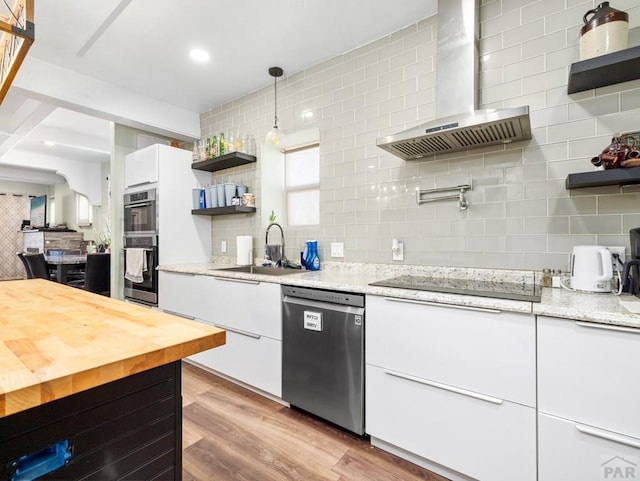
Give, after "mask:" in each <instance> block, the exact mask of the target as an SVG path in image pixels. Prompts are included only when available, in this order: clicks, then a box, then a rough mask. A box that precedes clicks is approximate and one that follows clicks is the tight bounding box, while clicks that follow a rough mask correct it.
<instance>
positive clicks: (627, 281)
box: [623, 227, 640, 297]
mask: <svg viewBox="0 0 640 481" xmlns="http://www.w3.org/2000/svg"><path fill="white" fill-rule="evenodd" d="M629 240H630V242H631V256H630V258H629V260H628V261H627V262H625V263H624V274H623V280H624V286H623V291H624V292H628V293H629V294H633V295H634V296H638V297H640V227H636V228H635V229H631V230H630V231H629Z"/></svg>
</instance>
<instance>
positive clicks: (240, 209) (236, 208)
mask: <svg viewBox="0 0 640 481" xmlns="http://www.w3.org/2000/svg"><path fill="white" fill-rule="evenodd" d="M255 211H256V208H255V207H246V206H244V205H232V206H230V207H211V208H209V209H193V210H192V211H191V213H192V214H196V215H227V214H252V213H254V212H255Z"/></svg>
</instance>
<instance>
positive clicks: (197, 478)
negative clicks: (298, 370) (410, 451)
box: [182, 363, 446, 481]
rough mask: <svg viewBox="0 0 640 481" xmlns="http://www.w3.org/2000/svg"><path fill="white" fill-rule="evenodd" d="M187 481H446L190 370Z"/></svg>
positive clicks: (186, 382)
mask: <svg viewBox="0 0 640 481" xmlns="http://www.w3.org/2000/svg"><path fill="white" fill-rule="evenodd" d="M182 375H183V377H182V397H183V471H182V479H183V480H184V481H189V480H193V481H228V480H229V481H230V480H234V481H235V480H240V481H289V480H301V481H302V480H304V481H360V480H362V481H417V480H422V481H446V480H445V478H442V477H441V476H438V475H436V474H433V473H431V472H429V471H427V470H425V469H422V468H420V467H418V466H416V465H414V464H412V463H409V462H407V461H405V460H403V459H401V458H398V457H396V456H393V455H391V454H389V453H386V452H384V451H382V450H379V449H377V448H374V447H372V446H371V445H370V444H369V442H368V441H366V440H363V439H361V438H359V437H357V436H355V435H352V434H350V433H347V432H345V431H343V430H341V429H339V428H337V427H335V426H332V425H329V424H328V423H325V422H323V421H320V420H318V419H316V418H314V417H312V416H308V415H306V414H304V413H301V412H299V411H296V410H295V409H289V408H287V407H285V406H282V405H281V404H278V403H276V402H274V401H271V400H269V399H266V398H264V397H262V396H260V395H258V394H255V393H253V392H251V391H248V390H246V389H244V388H242V387H240V386H237V385H235V384H233V383H231V382H229V381H226V380H224V379H221V378H219V377H217V376H214V375H212V374H210V373H208V372H206V371H203V370H202V369H199V368H197V367H194V366H192V365H189V364H187V363H183V369H182Z"/></svg>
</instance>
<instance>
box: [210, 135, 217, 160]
mask: <svg viewBox="0 0 640 481" xmlns="http://www.w3.org/2000/svg"><path fill="white" fill-rule="evenodd" d="M217 156H218V136H217V135H214V136H213V139H212V140H211V157H217Z"/></svg>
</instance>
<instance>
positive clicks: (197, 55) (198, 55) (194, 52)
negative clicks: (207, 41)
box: [189, 48, 209, 62]
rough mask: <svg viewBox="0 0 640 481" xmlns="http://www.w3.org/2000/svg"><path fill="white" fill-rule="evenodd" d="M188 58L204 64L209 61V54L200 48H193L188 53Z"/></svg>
mask: <svg viewBox="0 0 640 481" xmlns="http://www.w3.org/2000/svg"><path fill="white" fill-rule="evenodd" d="M189 56H190V57H191V58H192V59H193V60H195V61H196V62H206V61H207V60H209V52H206V51H204V50H202V49H200V48H194V49H191V50H190V51H189Z"/></svg>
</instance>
